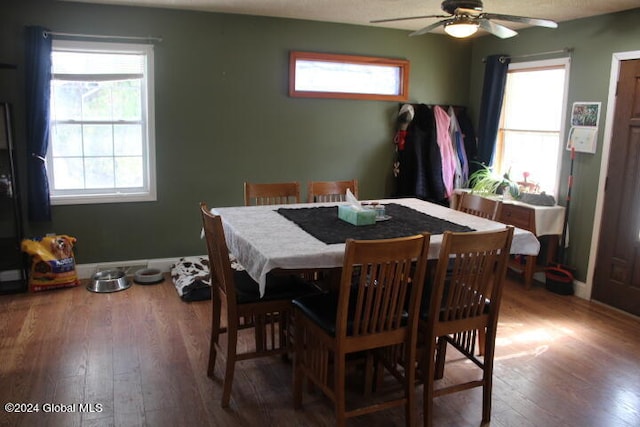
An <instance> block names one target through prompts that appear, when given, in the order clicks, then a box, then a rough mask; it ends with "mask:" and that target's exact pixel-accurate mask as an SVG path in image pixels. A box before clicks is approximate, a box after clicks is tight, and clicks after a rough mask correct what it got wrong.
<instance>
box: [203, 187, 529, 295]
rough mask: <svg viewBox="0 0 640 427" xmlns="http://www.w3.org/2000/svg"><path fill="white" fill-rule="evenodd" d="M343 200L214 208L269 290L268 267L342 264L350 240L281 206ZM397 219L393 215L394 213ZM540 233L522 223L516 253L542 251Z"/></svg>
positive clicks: (459, 216) (434, 249) (423, 206)
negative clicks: (314, 229)
mask: <svg viewBox="0 0 640 427" xmlns="http://www.w3.org/2000/svg"><path fill="white" fill-rule="evenodd" d="M379 202H381V203H397V204H400V205H404V206H407V207H410V208H413V209H415V210H417V211H420V212H423V213H426V214H428V215H431V216H434V217H438V218H442V219H445V220H447V221H451V222H454V223H456V224H461V225H467V226H469V227H471V228H473V229H475V230H478V231H489V230H496V229H500V228H503V227H504V224H501V223H498V222H494V221H489V220H486V219H483V218H479V217H476V216H473V215H469V214H466V213H463V212H459V211H455V210H453V209H449V208H447V207H444V206H440V205H436V204H433V203H429V202H425V201H423V200H419V199H388V200H379ZM337 204H338V203H335V202H334V203H314V204H309V203H302V204H297V205H271V206H240V207H221V208H213V209H211V212H212V213H214V214H216V215H221V216H222V223H223V226H224V230H225V237H226V240H227V245H228V247H229V251H230V252H231V253H232V254H233V255H235V256H236V258H237V259H238V261H239V262H240V263H241V264H242V265H243V266H244V268H245V269H246V270H247V272H248V273H249V275H250V276H251V277H252V278H253V279H254V280H256V281H257V282H258V283H259V285H260V295H264V289H265V283H266V276H267V273H268V272H269V271H271V270H273V269H276V268H281V269H315V268H335V267H341V266H342V259H343V255H344V246H345V245H344V243H339V244H332V245H327V244H325V243H323V242H321V241H320V240H318V239H316V238H315V237H313V236H312V235H310V234H308V233H307V232H306V231H304V230H303V229H301V228H300V227H298V226H297V225H296V224H294V223H293V222H291V221H289V220H288V219H286V218H285V217H283V216H282V215H280V214H279V213H278V212H276V210H277V209H278V208H281V207H287V208H296V207H305V208H308V207H311V206H336V205H337ZM391 221H393V218H392V219H391ZM441 245H442V235H441V234H440V235H432V236H431V245H430V247H429V258H430V259H436V258H438V254H439V252H440V246H441ZM539 250H540V243H539V242H538V239H537V238H536V237H535V236H534V235H533V234H532V233H530V232H529V231H526V230H522V229H519V228H516V230H515V234H514V238H513V243H512V245H511V253H512V254H522V255H537V254H538V251H539Z"/></svg>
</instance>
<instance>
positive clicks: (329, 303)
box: [293, 292, 352, 337]
mask: <svg viewBox="0 0 640 427" xmlns="http://www.w3.org/2000/svg"><path fill="white" fill-rule="evenodd" d="M293 305H294V307H298V308H299V309H300V310H301V311H302V313H304V315H305V316H307V317H308V318H309V319H311V320H312V321H313V322H314V323H315V324H317V325H318V326H319V327H320V328H322V329H323V330H324V331H325V332H326V333H327V334H329V335H330V336H332V337H335V336H336V315H337V313H338V294H337V293H336V292H324V293H321V294H317V295H309V296H304V297H300V298H296V299H294V300H293ZM351 331H352V323H351V322H349V325H348V332H347V333H350V332H351Z"/></svg>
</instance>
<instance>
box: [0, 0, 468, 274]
mask: <svg viewBox="0 0 640 427" xmlns="http://www.w3.org/2000/svg"><path fill="white" fill-rule="evenodd" d="M25 25H43V26H45V27H48V28H49V29H51V30H52V31H58V32H70V33H89V34H109V35H131V36H147V35H151V36H159V37H162V38H163V41H162V42H161V43H159V44H157V45H156V47H155V66H156V67H155V89H156V94H155V95H156V97H155V98H156V150H157V176H158V180H157V184H158V187H157V188H158V200H157V201H156V202H148V203H118V204H101V205H76V206H55V207H54V208H53V221H52V222H51V223H44V224H43V223H31V224H29V223H28V224H27V230H26V233H27V236H40V235H43V234H44V233H47V232H55V233H61V234H62V233H63V234H69V235H72V236H75V237H77V238H78V243H77V246H76V251H75V252H76V259H77V262H78V263H92V262H107V261H120V260H130V259H152V258H170V257H179V256H187V255H195V254H202V253H204V252H205V249H204V244H203V242H202V241H201V240H200V238H199V234H200V219H199V213H198V202H199V201H201V200H204V201H206V202H207V203H208V204H209V205H210V206H231V205H240V204H242V183H243V182H244V181H245V180H254V181H288V180H298V181H300V182H301V183H305V182H306V181H308V180H325V179H326V180H334V179H349V178H358V179H359V180H360V190H361V197H363V198H379V197H383V196H385V195H389V194H390V191H391V189H390V182H391V162H392V156H393V144H392V142H391V141H392V136H393V131H394V119H395V114H396V112H397V108H398V105H397V103H395V102H381V101H355V100H318V99H293V98H289V97H288V96H287V78H288V54H289V51H290V50H304V51H316V52H330V53H341V54H355V55H366V56H383V57H393V58H404V59H408V60H409V61H410V62H411V80H410V98H411V101H413V102H423V103H428V104H459V105H464V104H466V103H467V100H468V93H469V80H470V79H469V69H470V60H471V43H470V42H460V41H457V40H452V39H450V38H448V37H445V36H441V35H427V36H423V37H412V38H409V37H407V34H408V32H406V31H398V30H388V29H376V28H370V27H364V26H362V27H361V26H352V25H339V24H328V23H319V22H312V21H300V20H286V19H275V18H262V17H251V16H241V15H226V14H214V13H200V12H185V11H175V10H164V9H151V8H134V7H118V6H101V5H89V4H79V3H73V2H60V1H53V0H3V1H2V2H0V62H2V63H12V64H16V65H17V66H18V68H17V70H15V71H7V70H2V71H0V99H2V100H5V101H9V102H11V103H12V104H13V106H14V127H15V140H16V141H15V142H16V145H17V150H18V155H19V165H18V166H19V167H20V169H21V170H22V171H23V174H22V175H21V176H19V178H20V180H21V182H22V183H23V184H25V183H26V177H25V176H24V169H25V168H24V163H25V158H26V149H25V122H24V100H23V98H24V96H23V94H24V77H23V73H24V68H23V64H24V59H23V51H24V35H23V34H24V31H23V29H24V26H25ZM22 187H23V189H24V188H25V185H23V186H22ZM23 200H26V197H25V195H24V194H23Z"/></svg>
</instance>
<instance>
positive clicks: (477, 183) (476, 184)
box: [469, 164, 520, 199]
mask: <svg viewBox="0 0 640 427" xmlns="http://www.w3.org/2000/svg"><path fill="white" fill-rule="evenodd" d="M480 166H481V167H480V169H478V170H477V171H475V172H473V173H472V174H471V176H470V177H469V187H470V188H471V192H472V193H479V194H503V193H504V190H505V188H508V189H509V194H510V195H511V197H513V198H514V199H517V198H518V197H519V196H520V189H519V187H518V183H517V182H515V181H512V180H511V178H509V172H506V173H505V174H503V175H502V176H500V175H499V174H497V173H495V172H494V171H493V169H492V168H490V167H488V166H486V165H484V164H483V165H480Z"/></svg>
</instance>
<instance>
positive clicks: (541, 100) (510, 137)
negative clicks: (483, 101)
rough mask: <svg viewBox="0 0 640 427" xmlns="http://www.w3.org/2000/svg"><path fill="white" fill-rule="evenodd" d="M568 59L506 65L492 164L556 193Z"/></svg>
mask: <svg viewBox="0 0 640 427" xmlns="http://www.w3.org/2000/svg"><path fill="white" fill-rule="evenodd" d="M568 77H569V59H568V58H562V59H557V60H546V61H535V62H527V63H514V64H510V65H509V71H508V74H507V83H506V88H505V94H504V102H503V107H502V115H501V119H500V128H499V130H498V140H497V144H496V152H495V156H494V166H495V169H496V170H497V171H499V172H500V174H503V173H507V172H508V173H509V176H510V178H511V179H512V180H514V181H524V180H525V175H526V176H527V178H526V180H527V181H529V182H534V183H536V184H538V185H539V187H540V190H541V191H545V192H546V193H547V194H552V195H557V190H558V177H559V172H560V171H559V167H560V156H561V154H562V148H563V147H564V144H563V143H562V141H561V135H562V132H563V128H564V118H565V117H564V116H565V111H566V101H565V99H566V91H567V90H566V89H567V82H568Z"/></svg>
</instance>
